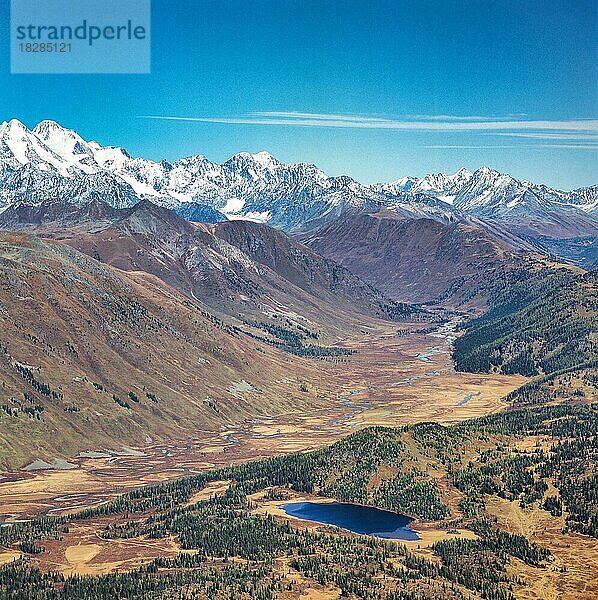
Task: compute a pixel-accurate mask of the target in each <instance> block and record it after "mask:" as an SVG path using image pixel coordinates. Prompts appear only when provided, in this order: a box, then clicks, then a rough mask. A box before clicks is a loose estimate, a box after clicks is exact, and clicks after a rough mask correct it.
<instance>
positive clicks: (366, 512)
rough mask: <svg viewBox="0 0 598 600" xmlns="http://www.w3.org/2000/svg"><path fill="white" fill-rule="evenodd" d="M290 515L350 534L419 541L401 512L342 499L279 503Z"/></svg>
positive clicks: (407, 518)
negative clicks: (337, 500)
mask: <svg viewBox="0 0 598 600" xmlns="http://www.w3.org/2000/svg"><path fill="white" fill-rule="evenodd" d="M282 508H283V510H284V512H285V513H286V514H287V515H290V516H291V517H297V518H299V519H305V520H307V521H315V522H316V523H323V524H325V525H336V526H337V527H342V528H343V529H348V530H349V531H352V532H353V533H360V534H362V535H373V536H375V537H379V538H387V539H396V540H419V539H420V538H419V536H418V535H417V533H416V532H415V531H413V529H410V528H409V527H408V525H409V523H410V522H411V521H412V520H413V519H411V518H409V517H406V516H405V515H400V514H398V513H394V512H390V511H389V510H381V509H379V508H374V507H373V506H361V505H360V504H350V503H348V502H347V503H346V502H291V503H290V504H285V505H283V507H282Z"/></svg>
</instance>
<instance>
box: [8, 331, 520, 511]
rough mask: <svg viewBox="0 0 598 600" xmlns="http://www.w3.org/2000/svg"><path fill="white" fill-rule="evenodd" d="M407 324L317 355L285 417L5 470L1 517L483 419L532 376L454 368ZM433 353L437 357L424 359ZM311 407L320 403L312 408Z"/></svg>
mask: <svg viewBox="0 0 598 600" xmlns="http://www.w3.org/2000/svg"><path fill="white" fill-rule="evenodd" d="M409 327H410V329H411V331H412V333H411V334H409V335H404V336H399V335H397V328H398V325H397V324H392V323H388V322H381V321H371V322H368V325H367V327H365V326H364V327H362V329H361V332H360V333H359V334H357V335H356V336H354V337H353V338H351V339H344V340H339V342H338V343H340V344H342V345H345V346H347V347H352V348H355V349H356V350H357V352H356V353H355V354H353V355H351V356H349V357H346V358H343V360H342V361H316V360H312V361H310V362H311V363H313V365H314V366H313V369H314V373H313V374H312V377H311V378H309V379H308V378H305V379H304V381H305V383H306V385H307V392H304V393H305V394H306V395H308V396H309V397H310V400H309V402H308V401H306V403H305V404H299V405H298V406H297V405H296V404H290V405H289V407H290V408H289V409H288V411H287V412H285V413H283V414H281V413H280V412H279V411H278V408H276V409H274V411H273V414H271V415H263V416H260V417H255V418H250V419H247V420H245V421H243V422H240V423H239V424H237V425H232V426H230V427H227V428H221V429H215V430H207V429H204V430H201V431H196V432H195V434H194V435H193V436H187V435H185V432H181V434H182V435H185V437H181V438H179V439H173V440H172V441H171V442H169V443H148V444H145V445H143V446H136V447H135V450H136V451H138V452H137V454H139V455H120V456H107V457H100V458H85V459H81V458H79V459H77V458H75V457H71V456H68V455H67V456H65V457H64V458H66V459H68V460H69V461H71V462H72V463H73V464H75V465H76V466H77V468H74V469H70V470H47V471H36V472H23V471H20V472H14V471H13V472H8V473H4V474H3V475H4V477H5V479H3V480H0V519H1V520H11V519H18V518H31V517H35V516H39V515H42V514H54V515H59V514H65V513H68V512H71V511H74V510H79V509H81V508H83V507H85V506H93V505H96V504H98V503H101V502H104V501H106V500H108V499H110V498H112V497H114V496H115V495H117V494H120V493H122V492H124V491H126V490H128V489H131V488H133V487H137V486H140V485H146V484H149V483H155V482H158V481H164V480H168V479H174V478H178V477H181V476H184V475H186V474H192V473H194V472H200V471H205V470H209V469H212V468H214V467H219V466H224V465H230V464H236V463H240V462H244V461H248V460H254V459H258V458H263V457H267V456H274V455H279V454H287V453H291V452H303V451H308V450H313V449H315V448H319V447H322V446H324V445H327V444H330V443H332V442H334V441H336V440H338V439H339V438H340V437H342V436H344V435H348V434H349V433H352V432H354V431H356V430H358V429H361V428H363V427H367V426H369V425H386V426H399V425H404V424H409V423H414V422H418V421H437V422H440V423H445V424H450V423H455V422H458V421H462V420H465V419H469V418H472V417H478V416H482V415H485V414H488V413H491V412H496V411H499V410H501V409H503V408H504V407H505V404H504V402H503V401H502V400H501V398H503V397H504V396H505V395H506V394H507V393H508V392H510V391H512V390H513V389H515V388H517V387H518V386H519V385H521V384H522V383H523V382H525V381H526V380H525V378H523V377H521V376H504V375H478V374H468V373H455V371H454V370H453V368H452V361H451V356H450V345H449V343H448V342H447V341H446V340H443V339H440V338H437V337H433V336H430V335H424V334H421V333H417V330H418V329H420V328H421V325H416V324H412V325H411V326H409ZM401 328H402V329H404V328H405V326H404V325H403V324H402V325H401ZM433 349H434V351H433V352H431V351H432V350H433ZM426 353H430V357H429V360H422V359H421V358H420V357H421V355H422V354H426ZM298 393H299V394H301V392H298ZM467 397H469V399H468V400H467V401H466V402H464V400H465V399H466V398H467ZM310 404H311V405H312V406H313V408H310V409H306V408H305V406H306V405H310ZM89 449H90V450H102V448H89Z"/></svg>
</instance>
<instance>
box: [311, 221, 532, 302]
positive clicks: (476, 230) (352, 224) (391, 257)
mask: <svg viewBox="0 0 598 600" xmlns="http://www.w3.org/2000/svg"><path fill="white" fill-rule="evenodd" d="M303 239H304V241H305V243H306V244H307V245H309V246H310V247H311V248H313V249H314V250H315V251H317V252H319V253H321V254H323V255H324V256H328V257H329V258H332V259H334V260H337V261H339V262H340V263H341V264H343V265H345V266H346V267H347V268H349V269H350V270H351V271H352V272H354V273H355V274H357V275H359V276H360V277H363V278H364V279H365V280H366V281H368V282H369V283H371V284H372V285H374V286H376V287H379V288H380V289H381V290H383V291H384V292H385V293H387V294H388V295H390V296H392V297H393V298H395V299H397V300H400V301H403V302H432V301H444V302H445V303H448V304H449V305H451V306H453V307H458V306H463V305H468V304H469V303H473V304H474V305H475V306H483V305H484V303H485V301H486V300H487V295H486V294H482V293H479V292H480V291H481V286H482V284H484V283H485V282H486V281H488V280H490V279H492V278H493V277H495V276H496V274H497V273H498V272H502V271H503V270H504V269H505V268H507V269H508V268H512V267H514V266H515V265H516V264H517V262H518V261H519V260H520V258H521V256H522V255H523V254H524V253H525V254H529V252H530V249H531V247H530V245H529V244H527V243H526V242H525V241H523V240H521V239H518V238H515V237H512V236H506V235H504V234H502V235H501V236H500V237H499V235H494V234H493V233H491V232H489V231H488V230H487V229H486V228H484V227H481V226H480V225H478V224H475V223H473V222H462V221H456V222H452V223H441V222H439V221H435V220H433V219H429V218H426V219H405V218H401V217H400V216H398V215H397V214H396V213H395V212H393V211H389V210H384V211H380V212H378V213H375V214H362V215H357V216H346V217H344V218H342V219H338V220H337V221H334V222H333V223H330V224H328V225H325V226H324V227H322V228H320V229H318V230H316V231H314V232H310V233H309V234H307V235H305V236H304V238H303Z"/></svg>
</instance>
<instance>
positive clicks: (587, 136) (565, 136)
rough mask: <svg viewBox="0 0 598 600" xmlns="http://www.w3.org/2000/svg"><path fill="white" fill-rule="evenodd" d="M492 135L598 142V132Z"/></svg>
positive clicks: (504, 133)
mask: <svg viewBox="0 0 598 600" xmlns="http://www.w3.org/2000/svg"><path fill="white" fill-rule="evenodd" d="M492 135H500V136H505V137H517V138H531V139H535V140H586V141H590V142H598V133H576V132H565V133H562V132H560V133H552V132H541V133H520V132H497V133H493V134H492Z"/></svg>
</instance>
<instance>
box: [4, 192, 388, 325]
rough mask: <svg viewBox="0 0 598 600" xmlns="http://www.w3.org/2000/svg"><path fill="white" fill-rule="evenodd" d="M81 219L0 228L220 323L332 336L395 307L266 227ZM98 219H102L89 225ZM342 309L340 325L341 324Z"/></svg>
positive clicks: (117, 214) (28, 220) (171, 218)
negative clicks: (120, 275)
mask: <svg viewBox="0 0 598 600" xmlns="http://www.w3.org/2000/svg"><path fill="white" fill-rule="evenodd" d="M78 210H79V212H77V211H73V210H67V211H66V215H65V214H62V215H55V213H56V211H54V210H50V209H47V208H43V206H41V205H40V207H39V208H38V209H37V213H35V214H31V211H28V212H27V211H23V210H21V211H20V212H19V214H18V216H17V215H11V216H10V217H7V216H6V214H2V215H0V226H4V227H13V228H14V227H19V228H22V227H25V228H28V229H31V227H33V228H34V229H33V230H34V231H35V233H37V234H40V235H44V236H51V237H54V238H58V239H62V240H64V241H65V242H67V243H68V244H69V245H71V246H73V247H74V248H77V249H78V250H80V251H82V252H84V253H86V254H88V255H89V256H92V257H94V258H96V259H97V260H100V261H102V262H105V263H108V264H111V265H113V266H116V267H118V268H120V269H123V270H126V271H145V272H147V273H150V274H153V275H156V276H157V277H159V278H160V279H162V280H163V281H165V282H166V283H168V284H169V285H172V286H173V287H175V288H176V289H178V290H180V291H181V292H183V293H184V294H186V295H188V296H189V297H191V298H194V299H198V300H200V301H201V302H202V303H204V304H206V305H208V306H210V307H211V309H212V310H214V311H216V312H218V313H219V314H220V315H221V316H223V317H231V316H232V317H234V318H239V317H240V318H242V319H252V320H259V321H269V320H272V319H274V320H277V319H278V320H280V319H289V318H290V319H291V320H294V321H296V322H297V323H300V324H301V325H302V326H306V327H308V328H310V329H321V328H324V329H325V330H328V331H330V332H338V331H340V330H342V329H343V325H344V323H343V321H345V320H347V319H348V320H349V321H350V320H351V316H352V315H357V314H367V315H370V316H382V317H385V316H387V315H388V314H389V313H391V312H393V309H395V308H396V307H394V303H393V302H392V301H391V300H389V299H388V298H387V297H385V296H384V294H382V293H381V292H379V291H378V290H376V289H374V288H373V287H372V286H371V285H368V284H366V283H365V282H364V281H362V280H361V279H359V278H358V277H356V276H355V275H353V274H352V273H351V272H350V271H349V270H347V269H346V268H345V267H343V266H341V265H339V264H338V263H335V262H334V261H332V260H329V259H326V258H323V257H321V256H319V255H318V254H316V253H315V252H314V251H312V250H310V249H309V248H307V247H306V246H304V245H303V244H301V243H299V242H297V241H295V240H293V239H292V238H290V237H289V236H288V235H287V234H285V233H283V232H281V231H278V230H276V229H273V228H271V227H268V226H266V225H260V224H257V223H250V222H246V221H233V222H227V223H222V224H219V225H202V224H192V223H190V222H188V221H186V220H184V219H182V218H181V217H179V216H178V215H176V214H175V213H173V212H172V211H169V210H167V209H165V208H161V207H158V206H156V205H154V204H152V203H151V202H148V201H144V202H140V203H139V204H137V205H136V206H134V207H132V208H129V209H124V210H116V211H114V209H110V210H112V211H113V212H112V213H111V214H110V219H109V220H108V221H106V219H105V218H104V215H105V214H107V211H106V210H100V209H99V208H93V210H92V209H91V208H90V205H85V206H82V207H79V209H78ZM40 213H42V214H41V215H40ZM98 213H99V214H101V216H102V218H100V219H98V218H95V215H96V214H98ZM17 217H18V218H17ZM46 217H47V218H46ZM58 217H60V218H58ZM68 219H70V221H71V222H72V225H69V222H68ZM3 221H5V222H6V223H5V224H4V225H3ZM339 308H340V309H341V310H342V313H343V314H344V315H346V317H347V318H346V319H339V318H338V315H339ZM395 312H396V311H395ZM324 326H325V327H324Z"/></svg>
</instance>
